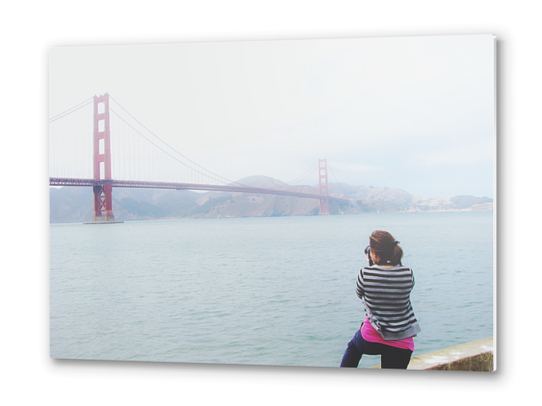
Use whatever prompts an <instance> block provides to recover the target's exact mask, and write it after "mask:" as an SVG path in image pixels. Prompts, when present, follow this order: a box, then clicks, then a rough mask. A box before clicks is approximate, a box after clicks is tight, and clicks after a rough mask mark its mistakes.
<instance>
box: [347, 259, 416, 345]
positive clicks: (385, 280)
mask: <svg viewBox="0 0 542 406" xmlns="http://www.w3.org/2000/svg"><path fill="white" fill-rule="evenodd" d="M413 287H414V274H413V273H412V269H410V268H408V267H405V266H401V265H396V266H394V267H386V266H379V265H372V266H370V267H366V268H362V269H361V270H360V271H359V276H358V280H357V283H356V294H357V295H358V297H359V298H360V299H361V300H363V303H364V305H365V312H366V314H367V317H368V318H369V321H370V322H371V325H372V326H373V327H374V328H375V330H376V331H378V333H379V334H380V335H381V336H382V338H383V339H384V340H402V339H404V338H408V337H413V336H415V335H416V334H417V333H419V332H420V331H421V329H420V326H419V324H418V321H417V320H416V317H415V316H414V311H413V309H412V304H411V303H410V292H411V291H412V288H413Z"/></svg>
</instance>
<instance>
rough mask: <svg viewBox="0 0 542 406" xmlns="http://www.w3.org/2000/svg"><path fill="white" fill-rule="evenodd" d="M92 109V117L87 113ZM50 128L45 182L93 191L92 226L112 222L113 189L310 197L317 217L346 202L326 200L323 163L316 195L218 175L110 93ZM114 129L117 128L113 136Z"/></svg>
mask: <svg viewBox="0 0 542 406" xmlns="http://www.w3.org/2000/svg"><path fill="white" fill-rule="evenodd" d="M110 100H111V101H113V103H115V104H116V106H115V109H113V108H111V107H110ZM91 106H92V110H93V111H92V113H91V112H89V111H88V110H89V108H90V107H91ZM120 112H122V114H123V116H121V113H120ZM89 119H91V120H92V125H91V123H90V120H89ZM49 124H50V128H49V175H50V178H49V184H50V186H87V187H92V188H93V189H94V215H93V218H92V221H93V222H113V221H115V216H114V215H113V200H112V190H113V187H129V188H157V189H177V190H183V189H184V190H201V191H218V192H241V193H257V194H273V195H284V196H295V197H303V198H312V199H318V200H320V214H329V201H330V200H335V201H340V202H350V199H346V198H344V197H340V196H329V193H328V172H327V170H328V166H327V160H326V159H319V160H318V167H317V169H318V185H319V194H311V193H301V192H297V191H294V190H288V189H286V188H282V189H281V188H258V187H251V186H246V185H243V184H240V183H238V182H232V181H230V180H228V179H226V178H224V177H221V176H219V175H216V174H214V173H212V172H211V171H209V170H207V169H205V168H203V167H201V166H199V165H198V164H196V163H195V162H193V161H191V160H190V159H188V158H187V157H185V156H184V155H182V154H180V153H179V152H177V151H176V150H175V149H174V148H172V147H171V146H169V145H168V144H166V143H165V142H164V141H163V140H161V139H160V138H158V137H157V136H156V135H155V134H153V133H152V132H151V131H150V130H148V129H147V128H146V127H145V126H144V125H143V124H141V123H140V122H139V121H138V120H137V119H136V118H135V117H133V116H132V115H131V114H130V113H128V112H127V111H126V109H124V108H123V107H122V106H120V104H118V102H116V101H115V100H114V99H113V98H112V97H110V96H109V95H108V94H105V95H103V96H94V97H93V98H90V99H88V100H86V101H84V102H82V103H80V104H78V105H77V106H74V107H72V108H71V109H69V110H66V111H65V112H63V113H60V114H58V115H56V116H55V117H52V118H51V119H49ZM112 128H115V129H116V132H115V136H114V137H112V135H111V133H112ZM90 129H92V133H90ZM113 156H114V157H115V159H114V160H113V158H112V157H113ZM90 157H92V159H90ZM113 172H114V173H115V177H113V176H112V174H113ZM305 177H306V176H305ZM298 179H299V178H298ZM301 179H304V178H301Z"/></svg>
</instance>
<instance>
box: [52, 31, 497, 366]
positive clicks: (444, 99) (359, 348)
mask: <svg viewBox="0 0 542 406" xmlns="http://www.w3.org/2000/svg"><path fill="white" fill-rule="evenodd" d="M495 93H496V92H495V38H494V37H493V36H492V35H461V36H427V37H389V38H348V39H315V40H291V41H286V40H281V41H239V42H200V43H179V44H163V45H114V46H113V45H112V46H85V47H57V48H52V49H51V50H50V55H49V117H50V119H49V177H50V178H49V179H50V355H51V357H52V358H55V359H79V360H121V361H155V362H177V363H207V364H243V365H280V366H303V367H340V366H343V367H359V368H373V367H382V368H400V369H455V370H463V371H474V370H483V371H492V370H494V368H495V359H494V355H495V354H494V352H495V351H494V347H495V346H494V335H495V331H496V330H495V320H496V318H495V271H494V269H495V260H494V258H495V255H494V241H495V236H494V234H495V218H496V216H495V215H494V213H495V209H496V202H495V201H494V196H495V195H496V193H495V185H496V182H495V170H494V168H495V165H496V162H495V145H496V144H495V143H496V129H495V122H496V119H495Z"/></svg>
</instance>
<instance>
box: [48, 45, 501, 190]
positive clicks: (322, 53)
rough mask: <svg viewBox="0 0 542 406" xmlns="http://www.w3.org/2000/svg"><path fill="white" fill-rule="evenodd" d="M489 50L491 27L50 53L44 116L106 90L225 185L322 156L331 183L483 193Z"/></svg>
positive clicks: (280, 174) (491, 106)
mask: <svg viewBox="0 0 542 406" xmlns="http://www.w3.org/2000/svg"><path fill="white" fill-rule="evenodd" d="M494 52H495V39H494V37H493V36H491V35H457V36H426V37H424V36H419V37H416V36H411V37H382V38H346V39H312V40H291V41H289V40H279V41H235V42H199V43H170V44H156V45H148V44H147V45H118V46H117V45H108V46H84V47H55V48H51V49H50V52H49V117H53V116H55V115H56V114H58V113H61V112H62V111H65V110H67V109H69V108H71V107H73V106H75V105H77V104H79V103H81V102H83V101H84V100H87V99H88V98H90V97H92V96H94V95H102V94H104V93H109V94H110V95H111V96H112V97H113V98H114V99H115V100H116V101H118V103H120V104H121V105H122V106H123V107H124V108H125V109H126V110H127V111H129V112H130V113H131V114H132V115H133V116H135V117H136V118H137V119H138V120H139V121H140V122H141V123H143V124H144V125H145V126H146V127H147V128H148V129H150V130H151V131H152V132H153V133H154V134H156V135H157V136H158V137H160V138H161V139H163V140H164V141H165V142H166V143H168V144H169V145H171V146H172V147H174V148H175V149H176V150H177V151H179V152H180V153H182V154H183V155H185V156H186V157H188V158H190V159H191V160H193V161H194V162H197V163H198V164H199V165H201V166H203V167H204V168H206V169H208V170H210V171H212V172H214V173H217V174H219V175H221V176H223V177H225V178H227V179H231V180H238V179H241V178H243V177H247V176H252V175H265V176H270V177H273V178H276V179H280V180H282V181H285V182H289V181H291V180H293V179H296V178H298V177H299V176H300V175H302V174H304V173H305V172H307V170H309V169H310V168H311V167H313V166H315V165H316V163H317V162H318V159H323V158H326V159H327V161H328V167H329V171H328V176H329V182H330V183H334V182H335V181H339V182H343V183H347V184H351V185H364V186H377V187H384V186H386V187H394V188H400V189H403V190H406V191H408V192H410V193H413V194H414V195H417V196H422V197H433V198H436V197H452V196H456V195H475V196H488V197H493V192H494V191H493V187H494V156H495V55H494ZM304 183H306V184H310V185H316V184H317V183H318V179H317V174H316V173H315V174H314V179H306V180H305V182H304Z"/></svg>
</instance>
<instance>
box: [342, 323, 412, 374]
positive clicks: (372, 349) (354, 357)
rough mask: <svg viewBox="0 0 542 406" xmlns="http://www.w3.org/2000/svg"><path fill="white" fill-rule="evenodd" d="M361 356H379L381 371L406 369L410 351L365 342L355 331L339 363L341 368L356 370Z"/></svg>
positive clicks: (410, 354) (359, 333)
mask: <svg viewBox="0 0 542 406" xmlns="http://www.w3.org/2000/svg"><path fill="white" fill-rule="evenodd" d="M363 354H367V355H379V354H380V367H381V368H382V369H384V368H395V369H406V368H407V366H408V364H409V363H410V357H411V356H412V351H410V350H406V349H403V348H397V347H392V346H391V345H386V344H381V343H371V342H369V341H365V340H364V339H363V337H362V336H361V331H360V330H358V331H356V334H354V338H352V340H350V342H349V343H348V346H347V347H346V351H345V352H344V355H343V360H342V362H341V367H342V368H344V367H346V368H357V367H358V364H359V361H360V360H361V356H362V355H363Z"/></svg>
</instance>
